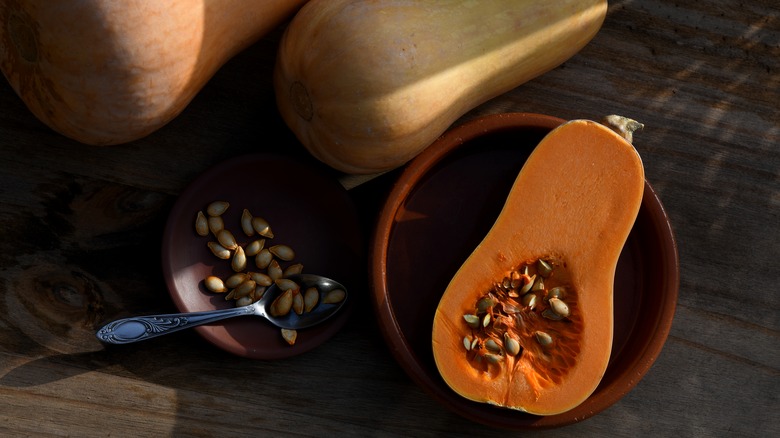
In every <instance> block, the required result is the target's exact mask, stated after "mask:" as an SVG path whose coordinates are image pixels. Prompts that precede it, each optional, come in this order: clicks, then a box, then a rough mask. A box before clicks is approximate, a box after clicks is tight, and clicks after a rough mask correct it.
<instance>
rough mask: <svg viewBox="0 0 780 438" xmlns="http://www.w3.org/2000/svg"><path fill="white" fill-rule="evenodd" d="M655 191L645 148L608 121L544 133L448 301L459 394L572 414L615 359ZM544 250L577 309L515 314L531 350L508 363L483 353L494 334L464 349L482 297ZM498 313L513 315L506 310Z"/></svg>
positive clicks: (443, 367)
mask: <svg viewBox="0 0 780 438" xmlns="http://www.w3.org/2000/svg"><path fill="white" fill-rule="evenodd" d="M643 190H644V169H643V166H642V161H641V158H640V157H639V155H638V153H637V152H636V150H635V149H634V147H633V146H632V145H631V144H630V143H629V142H628V141H626V140H625V139H624V138H623V137H621V136H620V135H618V134H616V133H615V132H614V131H613V130H611V129H609V128H607V127H605V126H604V125H602V124H599V123H596V122H593V121H587V120H575V121H570V122H567V123H565V124H563V125H561V126H560V127H558V128H556V129H555V130H553V131H552V132H551V133H550V134H548V135H547V136H546V137H545V138H544V139H543V140H542V141H541V142H540V144H539V145H538V146H537V147H536V148H535V150H534V151H533V153H532V154H531V156H530V157H529V159H528V161H527V162H526V164H525V165H524V166H523V169H522V170H521V172H520V174H519V175H518V177H517V179H516V181H515V183H514V184H513V186H512V188H511V190H510V193H509V195H508V197H507V200H506V203H505V205H504V207H503V209H502V211H501V213H500V214H499V216H498V219H497V220H496V222H495V224H494V225H493V227H492V228H491V230H490V231H489V232H488V234H487V236H486V237H485V238H484V240H483V241H482V242H481V243H480V244H479V245H478V246H477V248H476V249H475V250H474V251H473V253H472V254H471V255H470V256H469V257H468V259H467V260H466V261H465V262H464V264H463V265H462V266H461V268H460V269H459V270H458V271H457V273H456V274H455V276H454V277H453V278H452V280H451V282H450V283H449V285H448V287H447V289H446V290H445V292H444V294H443V295H442V298H441V301H440V303H439V306H438V308H437V310H436V314H435V316H434V322H433V338H432V340H433V345H432V346H433V353H434V358H435V361H436V365H437V367H438V369H439V371H440V373H441V376H442V377H443V379H444V380H445V381H446V383H447V384H448V385H449V386H450V387H451V388H452V389H453V390H454V391H455V392H457V393H458V394H460V395H462V396H463V397H466V398H468V399H470V400H474V401H478V402H485V403H490V404H495V405H499V406H503V407H507V408H511V409H517V410H522V411H526V412H529V413H532V414H538V415H553V414H558V413H561V412H565V411H568V410H570V409H572V408H574V407H576V406H578V405H579V404H580V403H582V402H583V401H584V400H585V399H586V398H587V397H588V396H590V394H591V393H592V392H593V391H594V390H595V389H596V387H597V386H598V384H599V382H600V381H601V378H602V376H603V375H604V372H605V370H606V367H607V363H608V361H609V357H610V351H611V347H612V335H613V333H612V331H613V314H612V296H613V283H614V276H615V268H616V266H617V261H618V257H619V255H620V253H621V251H622V248H623V245H624V244H625V241H626V239H627V238H628V234H629V232H630V230H631V228H632V227H633V224H634V221H635V219H636V216H637V214H638V211H639V207H640V204H641V200H642V194H643ZM538 259H543V260H554V261H555V263H556V266H558V268H556V269H557V271H558V277H557V278H556V277H555V275H556V274H553V276H552V277H551V278H550V279H547V282H548V283H549V284H551V285H555V282H558V283H560V284H563V283H565V285H566V288H567V290H570V292H569V296H568V297H567V298H566V300H565V301H567V302H568V304H569V307H570V310H571V317H570V318H567V319H566V320H563V321H553V320H549V319H547V318H544V317H542V316H541V315H540V314H539V312H540V309H541V308H542V307H544V306H545V304H540V305H539V306H538V307H537V308H535V309H533V310H531V309H530V308H529V307H526V308H524V310H523V311H522V312H521V313H520V315H519V316H515V317H514V318H512V319H511V321H510V320H509V319H507V321H509V322H508V324H509V325H510V326H512V327H513V328H514V329H515V331H514V332H513V333H515V334H518V335H517V336H516V338H517V340H518V341H519V343H520V346H521V350H522V352H521V353H519V354H517V355H516V356H513V355H512V354H509V353H507V352H506V349H505V348H504V349H503V350H502V351H501V352H500V353H498V357H499V360H497V361H496V362H497V363H491V362H489V361H486V360H483V358H480V359H479V360H477V359H475V357H476V356H477V355H480V354H484V353H485V352H488V350H487V349H485V348H484V346H482V347H480V346H481V345H482V344H483V343H482V342H479V343H475V344H474V345H473V346H474V349H473V350H471V351H469V350H468V348H467V347H466V346H464V338H466V339H472V338H473V337H475V330H474V329H472V328H471V327H469V325H468V324H467V323H466V322H465V321H464V315H467V314H474V313H475V303H476V302H477V301H478V300H479V297H480V296H481V295H483V294H485V293H487V292H488V291H490V290H491V289H492V288H494V287H496V283H497V282H501V279H502V278H506V276H507V275H508V274H509V273H511V272H512V271H513V270H517V269H519V267H520V266H521V265H522V264H524V263H533V262H534V261H535V260H538ZM520 300H521V298H517V300H516V301H517V302H520ZM540 303H542V301H541V300H540ZM546 305H547V306H548V307H549V302H548V303H547V304H546ZM493 316H494V321H495V320H496V319H501V318H502V316H501V315H500V314H499V313H498V312H497V313H496V314H494V315H493ZM510 316H511V315H510ZM495 323H497V322H495ZM480 329H481V327H480ZM537 330H542V331H546V332H549V333H552V334H553V337H554V338H557V339H556V341H555V342H554V343H553V344H552V345H551V346H549V347H543V346H542V345H540V343H539V341H538V340H536V339H535V338H534V335H533V334H534V333H535V331H537ZM497 339H498V343H499V344H501V338H497ZM467 343H468V342H467ZM504 347H506V345H504Z"/></svg>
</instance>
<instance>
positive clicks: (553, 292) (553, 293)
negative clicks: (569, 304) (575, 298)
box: [544, 286, 566, 301]
mask: <svg viewBox="0 0 780 438" xmlns="http://www.w3.org/2000/svg"><path fill="white" fill-rule="evenodd" d="M550 298H558V299H561V300H562V299H564V298H566V289H565V288H564V287H562V286H558V287H554V288H552V289H550V290H548V291H547V296H545V298H544V299H545V300H547V301H549V300H550Z"/></svg>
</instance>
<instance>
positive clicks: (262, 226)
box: [252, 216, 274, 239]
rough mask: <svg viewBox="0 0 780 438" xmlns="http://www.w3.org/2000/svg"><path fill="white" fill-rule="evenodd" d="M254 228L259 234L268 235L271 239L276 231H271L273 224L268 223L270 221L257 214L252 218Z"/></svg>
mask: <svg viewBox="0 0 780 438" xmlns="http://www.w3.org/2000/svg"><path fill="white" fill-rule="evenodd" d="M252 228H254V230H255V231H256V232H257V234H259V235H261V236H263V237H268V238H270V239H273V237H274V233H273V231H271V226H270V225H269V224H268V221H266V220H265V219H263V218H261V217H258V216H255V217H253V218H252Z"/></svg>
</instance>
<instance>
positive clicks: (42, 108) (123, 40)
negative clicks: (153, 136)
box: [0, 0, 305, 145]
mask: <svg viewBox="0 0 780 438" xmlns="http://www.w3.org/2000/svg"><path fill="white" fill-rule="evenodd" d="M304 3H305V0H118V1H117V0H68V1H51V0H3V1H2V2H1V3H0V69H2V71H3V74H4V75H5V77H6V78H7V79H8V82H9V83H10V84H11V86H12V87H13V89H14V90H15V91H16V93H17V94H18V95H19V96H20V97H21V98H22V100H23V101H24V102H25V104H26V105H27V107H28V108H29V109H30V110H31V111H32V112H33V114H35V116H37V117H38V118H39V119H40V120H41V121H43V122H44V123H45V124H47V125H48V126H50V127H51V128H52V129H54V130H55V131H58V132H60V133H62V134H64V135H65V136H67V137H70V138H73V139H75V140H78V141H80V142H83V143H87V144H96V145H106V144H117V143H125V142H128V141H131V140H135V139H138V138H141V137H143V136H145V135H147V134H149V133H151V132H153V131H154V130H156V129H158V128H160V127H161V126H163V125H164V124H166V123H167V122H169V121H170V120H172V119H173V118H174V117H175V116H177V115H178V114H179V113H180V112H181V111H182V110H183V109H184V107H185V106H186V105H187V104H188V103H189V102H190V101H191V100H192V98H193V97H194V96H195V95H196V93H197V92H198V91H200V89H201V88H202V87H203V86H204V85H205V83H206V82H207V81H208V80H209V79H210V78H211V77H212V76H213V74H214V73H215V72H216V71H217V70H218V69H219V68H220V67H221V66H222V65H223V64H224V63H225V62H226V61H227V60H228V59H230V58H231V57H233V56H234V55H235V54H237V53H238V52H239V51H241V50H243V49H244V48H246V47H247V46H249V45H250V44H251V43H253V42H255V41H256V40H258V39H259V38H260V37H261V36H263V35H264V34H266V33H268V32H269V31H270V30H272V29H274V28H275V27H276V26H278V25H280V24H281V23H282V22H283V21H284V20H286V19H288V18H289V17H290V16H292V15H293V14H294V13H295V12H296V11H297V10H298V9H299V8H300V6H301V5H302V4H304Z"/></svg>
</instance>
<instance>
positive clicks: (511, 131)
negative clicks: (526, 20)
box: [370, 113, 679, 430]
mask: <svg viewBox="0 0 780 438" xmlns="http://www.w3.org/2000/svg"><path fill="white" fill-rule="evenodd" d="M562 122H563V120H561V119H558V118H555V117H550V116H544V115H539V114H526V113H511V114H500V115H492V116H485V117H483V118H478V119H474V120H472V121H470V122H467V123H465V124H463V125H461V126H459V127H456V128H453V129H451V130H450V131H448V132H447V133H445V134H444V135H443V136H442V137H440V138H439V139H438V140H437V141H436V142H435V143H433V144H432V145H431V146H430V147H429V148H427V149H426V150H425V151H424V152H423V153H421V154H420V155H419V156H418V157H416V158H415V159H414V160H412V161H411V162H410V163H409V164H408V165H407V166H406V167H405V168H404V170H403V171H402V173H401V174H400V176H399V177H398V179H397V180H396V182H395V185H394V186H393V188H392V190H391V192H390V195H389V197H388V199H387V201H386V203H385V205H384V206H383V210H382V212H381V213H380V218H379V220H378V222H377V227H376V229H375V231H374V235H373V236H372V250H371V254H370V259H371V268H372V272H371V273H370V282H371V287H372V293H373V303H374V307H375V310H376V312H377V314H378V316H379V324H380V328H381V331H382V334H383V336H384V338H385V340H386V342H387V343H388V344H389V346H390V350H391V351H392V352H393V354H394V356H395V358H396V360H397V361H398V362H399V363H400V364H401V366H402V367H403V368H404V369H405V371H406V372H407V373H408V374H409V376H410V377H411V378H412V379H413V380H414V381H415V382H416V383H417V384H418V385H420V386H421V387H422V388H423V389H424V390H425V391H426V392H428V393H429V394H430V395H431V396H433V397H434V398H435V399H437V400H439V401H440V402H441V403H442V404H443V405H444V406H446V407H447V408H449V409H450V410H452V411H454V412H456V413H458V414H460V415H462V416H463V417H466V418H469V419H471V420H473V421H476V422H480V423H483V424H486V425H490V426H494V427H499V428H505V429H518V430H523V429H534V428H547V427H555V426H563V425H566V424H570V423H574V422H576V421H582V420H584V419H586V418H589V417H591V416H593V415H595V414H597V413H598V412H601V411H603V410H604V409H606V408H607V407H609V406H611V405H612V404H613V403H615V402H616V401H618V400H619V399H620V398H621V397H623V396H624V395H625V394H626V393H628V391H630V390H631V389H632V388H633V387H634V386H635V385H636V384H637V383H638V382H639V380H640V379H641V378H642V377H643V376H644V375H645V373H646V372H647V371H648V369H649V368H650V366H651V365H652V364H653V362H654V360H655V359H656V357H657V356H658V354H659V353H660V351H661V349H662V347H663V344H664V342H665V341H666V338H667V335H668V333H669V330H670V328H671V323H672V318H673V315H674V310H675V306H676V302H677V291H678V283H679V273H678V261H677V247H676V243H675V240H674V236H673V234H672V229H671V226H670V224H669V221H668V218H667V216H666V213H665V211H664V208H663V206H662V205H661V202H660V200H659V199H658V197H657V196H656V194H655V192H654V191H653V189H652V188H651V186H650V184H648V183H646V184H645V192H644V198H643V200H642V206H641V208H640V212H639V215H638V218H637V220H636V223H635V225H634V227H633V229H632V232H631V234H630V236H629V238H628V241H627V242H626V244H625V246H624V249H623V252H622V254H621V257H620V260H619V262H618V267H617V273H616V278H615V289H614V291H615V292H614V305H615V307H614V309H615V310H614V312H615V314H614V316H615V336H614V343H613V347H612V357H611V359H610V362H609V365H608V368H607V371H606V373H605V375H604V378H603V380H602V381H601V384H600V385H599V387H598V388H597V389H596V391H595V392H594V393H593V394H592V395H591V396H590V397H589V398H588V399H587V400H586V401H585V402H583V403H582V404H581V405H580V406H578V407H576V408H575V409H573V410H571V411H569V412H565V413H562V414H559V415H554V416H535V415H530V414H526V413H523V412H519V411H513V410H509V409H503V408H499V407H495V406H490V405H487V404H482V403H476V402H472V401H469V400H467V399H465V398H463V397H461V396H460V395H458V394H457V393H455V392H454V391H452V390H451V389H450V388H449V387H448V386H447V384H446V383H445V382H444V380H443V379H442V378H441V375H440V374H439V372H438V369H437V368H436V364H435V362H434V359H433V353H432V350H431V330H432V324H433V315H434V311H435V309H436V306H437V305H438V303H439V299H440V298H441V294H442V292H443V291H444V289H445V288H446V286H447V284H448V283H449V280H450V279H451V278H452V276H453V275H454V274H455V271H456V270H457V269H458V268H459V267H460V265H461V264H462V263H463V261H464V260H465V259H466V257H467V256H468V255H469V254H470V253H471V251H472V250H473V249H474V248H475V247H476V246H477V244H478V243H479V242H480V241H481V240H482V238H483V237H484V236H485V234H486V233H487V232H488V230H489V229H490V227H491V226H492V224H493V222H494V221H495V219H496V217H497V216H498V213H499V212H500V210H501V207H503V204H504V201H505V200H506V196H507V194H508V193H509V188H510V187H511V185H512V183H513V182H514V180H515V178H516V177H517V174H518V172H519V171H520V169H521V167H522V165H523V163H524V162H525V160H526V158H527V157H528V155H529V154H530V152H531V151H532V150H533V148H534V147H535V145H536V144H537V143H538V142H539V141H540V140H541V139H542V138H543V137H544V135H546V134H547V133H548V132H549V131H550V130H552V129H553V128H555V127H556V126H558V125H559V124H561V123H562ZM639 138H641V137H639ZM640 141H641V140H640Z"/></svg>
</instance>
